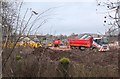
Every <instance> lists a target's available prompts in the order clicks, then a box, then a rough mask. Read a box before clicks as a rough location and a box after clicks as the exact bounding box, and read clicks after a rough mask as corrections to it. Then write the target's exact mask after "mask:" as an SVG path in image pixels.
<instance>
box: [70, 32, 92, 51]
mask: <svg viewBox="0 0 120 79" xmlns="http://www.w3.org/2000/svg"><path fill="white" fill-rule="evenodd" d="M92 43H93V37H92V36H91V35H90V34H84V35H82V36H80V37H76V38H75V39H70V40H69V44H70V47H71V48H72V49H73V48H79V49H80V50H85V49H86V48H91V47H92Z"/></svg>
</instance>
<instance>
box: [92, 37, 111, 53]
mask: <svg viewBox="0 0 120 79" xmlns="http://www.w3.org/2000/svg"><path fill="white" fill-rule="evenodd" d="M93 48H97V49H98V51H109V50H110V48H109V42H108V39H107V37H100V38H93Z"/></svg>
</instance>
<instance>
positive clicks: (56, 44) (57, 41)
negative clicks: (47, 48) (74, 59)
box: [53, 39, 61, 47]
mask: <svg viewBox="0 0 120 79" xmlns="http://www.w3.org/2000/svg"><path fill="white" fill-rule="evenodd" d="M53 43H54V47H59V46H60V44H61V40H60V39H58V40H54V42H53Z"/></svg>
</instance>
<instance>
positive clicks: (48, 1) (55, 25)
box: [22, 0, 105, 35]
mask: <svg viewBox="0 0 120 79" xmlns="http://www.w3.org/2000/svg"><path fill="white" fill-rule="evenodd" d="M52 7H56V8H53V9H51V10H49V11H48V12H46V13H45V14H44V15H45V16H46V15H47V16H46V17H45V18H43V19H42V20H44V19H46V18H49V19H48V21H47V23H46V24H45V25H43V26H42V27H41V28H40V29H39V31H38V32H37V33H39V34H47V33H49V34H64V35H65V34H66V35H70V34H71V33H78V34H80V33H98V31H99V32H101V33H103V34H104V32H105V26H103V21H104V14H100V13H98V12H97V11H96V9H97V8H98V7H97V4H96V2H95V0H86V1H85V0H25V3H24V5H23V11H22V14H24V12H25V10H26V8H32V10H34V11H36V12H38V13H41V12H43V11H45V10H47V9H49V8H52ZM28 17H29V16H28ZM42 20H41V21H42ZM41 21H40V22H41ZM40 22H38V23H37V24H36V26H37V25H39V24H40ZM36 26H34V28H35V27H36Z"/></svg>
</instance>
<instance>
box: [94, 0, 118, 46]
mask: <svg viewBox="0 0 120 79" xmlns="http://www.w3.org/2000/svg"><path fill="white" fill-rule="evenodd" d="M96 1H97V4H98V6H105V8H106V9H107V15H106V16H105V17H104V18H105V19H106V18H109V19H112V22H110V23H107V21H108V20H105V21H104V23H105V24H107V26H109V25H110V26H111V27H110V28H108V33H109V34H111V33H113V32H114V34H116V35H117V36H118V42H119V46H120V1H116V2H115V1H111V0H109V1H108V0H104V1H103V0H96ZM113 11H114V15H113V13H112V14H111V12H113ZM113 27H115V28H113Z"/></svg>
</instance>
